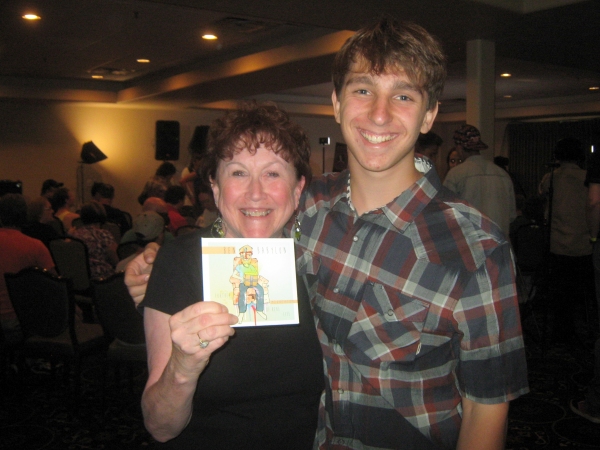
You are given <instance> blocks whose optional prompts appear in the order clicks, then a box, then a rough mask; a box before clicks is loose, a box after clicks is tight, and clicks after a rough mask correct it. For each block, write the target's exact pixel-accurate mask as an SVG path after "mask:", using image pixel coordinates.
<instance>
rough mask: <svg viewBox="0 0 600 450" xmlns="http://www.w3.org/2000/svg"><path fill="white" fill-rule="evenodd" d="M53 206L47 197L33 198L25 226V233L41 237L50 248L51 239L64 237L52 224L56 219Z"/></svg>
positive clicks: (28, 206)
mask: <svg viewBox="0 0 600 450" xmlns="http://www.w3.org/2000/svg"><path fill="white" fill-rule="evenodd" d="M52 212H53V211H52V206H51V205H50V202H49V201H48V199H47V198H46V197H38V198H36V199H33V200H32V201H31V202H29V205H27V224H26V225H25V226H24V227H23V229H22V231H23V234H26V235H27V236H29V237H32V238H34V239H39V240H40V241H42V242H43V243H44V245H45V246H46V247H48V248H49V244H50V241H51V240H52V239H57V238H60V237H62V236H61V234H59V233H58V232H57V231H56V229H55V228H54V227H53V226H51V225H50V223H51V222H52V221H53V220H54V217H53V215H52Z"/></svg>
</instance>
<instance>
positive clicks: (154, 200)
mask: <svg viewBox="0 0 600 450" xmlns="http://www.w3.org/2000/svg"><path fill="white" fill-rule="evenodd" d="M147 211H154V212H155V213H157V214H158V215H160V216H161V217H162V218H163V220H164V222H165V227H167V228H166V229H165V236H164V242H165V243H167V242H169V241H172V240H173V239H175V237H174V236H173V234H172V233H171V232H170V231H168V226H169V210H168V208H167V203H166V202H165V201H164V200H163V199H162V198H158V197H149V198H147V199H146V201H145V202H144V204H143V205H142V213H144V212H147ZM134 220H135V219H134ZM135 241H137V236H136V234H135V231H133V229H131V230H129V231H127V233H125V234H124V235H123V236H122V237H121V242H120V243H121V244H124V243H126V242H135Z"/></svg>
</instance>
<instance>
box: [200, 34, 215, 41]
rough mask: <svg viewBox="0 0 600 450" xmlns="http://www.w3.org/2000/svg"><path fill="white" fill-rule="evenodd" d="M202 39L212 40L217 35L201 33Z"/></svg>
mask: <svg viewBox="0 0 600 450" xmlns="http://www.w3.org/2000/svg"><path fill="white" fill-rule="evenodd" d="M202 39H206V40H207V41H214V40H215V39H218V37H217V36H215V35H214V34H203V35H202Z"/></svg>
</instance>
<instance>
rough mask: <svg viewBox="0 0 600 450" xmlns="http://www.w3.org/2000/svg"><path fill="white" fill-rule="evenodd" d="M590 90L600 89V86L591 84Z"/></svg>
mask: <svg viewBox="0 0 600 450" xmlns="http://www.w3.org/2000/svg"><path fill="white" fill-rule="evenodd" d="M590 91H600V86H590Z"/></svg>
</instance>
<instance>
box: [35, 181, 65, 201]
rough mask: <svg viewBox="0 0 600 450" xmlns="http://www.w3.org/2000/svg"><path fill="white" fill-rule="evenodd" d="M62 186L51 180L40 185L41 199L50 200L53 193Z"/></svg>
mask: <svg viewBox="0 0 600 450" xmlns="http://www.w3.org/2000/svg"><path fill="white" fill-rule="evenodd" d="M63 186H64V184H63V183H59V182H58V181H56V180H53V179H52V178H49V179H47V180H45V181H44V182H43V183H42V192H41V194H40V195H41V196H42V197H46V198H47V199H48V200H50V199H51V198H52V196H53V195H54V193H55V192H56V190H57V189H58V188H61V187H63Z"/></svg>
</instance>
